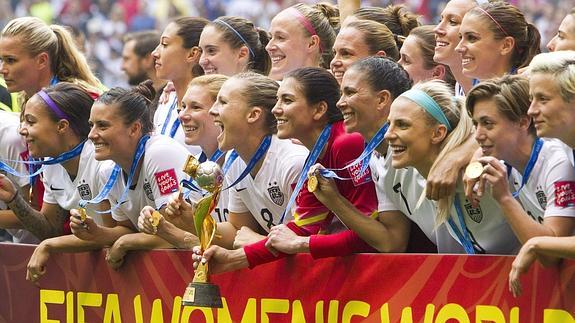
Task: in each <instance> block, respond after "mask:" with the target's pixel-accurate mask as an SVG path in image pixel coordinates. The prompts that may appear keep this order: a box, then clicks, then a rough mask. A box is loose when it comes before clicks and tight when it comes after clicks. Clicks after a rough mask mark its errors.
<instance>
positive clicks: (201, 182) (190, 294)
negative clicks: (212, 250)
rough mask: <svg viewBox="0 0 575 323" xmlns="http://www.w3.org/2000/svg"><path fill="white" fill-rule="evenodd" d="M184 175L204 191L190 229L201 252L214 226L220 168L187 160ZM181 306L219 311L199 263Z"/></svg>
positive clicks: (214, 290) (217, 300)
mask: <svg viewBox="0 0 575 323" xmlns="http://www.w3.org/2000/svg"><path fill="white" fill-rule="evenodd" d="M184 172H186V174H188V175H190V176H191V177H192V178H193V179H195V181H196V183H197V184H198V186H200V187H201V188H203V189H204V190H206V191H208V194H206V196H204V197H203V198H202V199H201V200H200V201H199V202H198V203H197V205H196V210H195V212H194V227H195V228H196V234H197V235H198V238H199V240H200V247H201V249H202V252H203V251H205V250H206V249H207V248H208V247H209V246H210V245H211V244H212V240H213V239H214V236H215V234H216V228H217V226H216V222H215V221H214V219H213V218H212V216H211V213H212V211H213V210H214V208H215V207H216V205H217V204H218V197H219V194H220V190H221V189H222V184H223V182H224V173H223V172H222V169H221V168H220V166H219V165H218V164H217V163H215V162H212V161H206V162H203V163H199V161H198V160H197V159H196V158H195V157H193V156H190V157H188V160H187V162H186V165H185V166H184ZM182 304H184V305H186V306H200V307H212V308H214V307H218V308H221V307H222V306H223V305H222V298H221V296H220V288H219V287H218V286H217V285H214V284H211V283H209V281H208V264H207V263H206V264H202V263H199V265H198V268H197V269H196V271H195V274H194V279H193V280H192V282H191V283H189V284H188V287H187V288H186V291H185V292H184V297H183V299H182Z"/></svg>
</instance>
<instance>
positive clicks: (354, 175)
mask: <svg viewBox="0 0 575 323" xmlns="http://www.w3.org/2000/svg"><path fill="white" fill-rule="evenodd" d="M361 165H363V162H360V163H358V164H357V165H354V166H352V167H349V168H348V169H347V171H348V173H349V176H350V177H351V181H352V182H353V185H354V186H359V185H362V184H365V183H369V182H371V171H370V170H369V167H367V168H366V169H365V172H363V174H361V173H360V172H361Z"/></svg>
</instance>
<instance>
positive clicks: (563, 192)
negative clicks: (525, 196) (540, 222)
mask: <svg viewBox="0 0 575 323" xmlns="http://www.w3.org/2000/svg"><path fill="white" fill-rule="evenodd" d="M547 157H548V158H550V159H551V160H549V161H548V163H547V164H548V165H547V167H546V168H545V175H544V176H542V178H543V179H544V181H545V182H544V183H543V185H544V189H545V193H546V194H545V195H547V204H546V208H545V213H544V216H545V217H547V216H567V217H575V169H574V168H573V166H572V165H571V162H570V161H569V158H568V156H566V155H565V154H562V153H560V152H556V153H555V154H553V155H551V156H547Z"/></svg>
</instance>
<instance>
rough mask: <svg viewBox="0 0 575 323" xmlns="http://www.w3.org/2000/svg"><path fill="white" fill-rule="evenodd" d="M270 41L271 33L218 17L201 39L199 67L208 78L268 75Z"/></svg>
mask: <svg viewBox="0 0 575 323" xmlns="http://www.w3.org/2000/svg"><path fill="white" fill-rule="evenodd" d="M268 41H269V36H268V33H267V32H266V31H265V30H262V29H260V28H256V27H255V26H254V24H253V23H252V22H251V21H249V20H247V19H245V18H241V17H229V16H225V17H219V18H218V19H216V20H214V21H212V22H210V23H209V24H208V25H207V26H206V27H205V28H204V30H203V31H202V35H201V36H200V48H201V49H202V56H201V57H200V65H201V66H202V68H203V69H204V72H205V73H206V74H223V75H227V76H232V75H235V74H238V73H241V72H247V71H253V72H257V73H260V74H262V75H268V73H269V71H270V68H271V60H270V57H269V55H268V53H267V51H266V50H265V46H266V45H267V43H268Z"/></svg>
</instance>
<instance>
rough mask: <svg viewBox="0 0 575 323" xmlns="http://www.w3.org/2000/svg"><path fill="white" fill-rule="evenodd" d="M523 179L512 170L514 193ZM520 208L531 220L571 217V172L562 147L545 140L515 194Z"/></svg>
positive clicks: (574, 199) (574, 173)
mask: <svg viewBox="0 0 575 323" xmlns="http://www.w3.org/2000/svg"><path fill="white" fill-rule="evenodd" d="M522 179H523V177H522V176H521V173H519V171H517V170H516V169H513V170H512V171H511V181H512V184H513V185H514V187H515V190H518V189H519V188H520V187H521V181H522ZM518 197H519V201H520V202H521V205H522V206H523V208H524V209H525V211H526V212H527V214H529V216H531V218H532V219H534V220H536V221H538V222H539V223H541V222H543V218H544V217H546V216H567V217H574V216H575V169H574V168H573V166H572V164H571V161H570V157H569V155H567V154H566V151H565V147H564V144H562V143H560V142H558V141H556V140H545V141H544V144H543V147H541V151H540V153H539V157H538V158H537V162H535V166H534V167H533V171H532V172H531V175H530V176H529V179H528V180H527V183H526V184H525V186H524V187H523V188H522V189H521V191H520V192H519V196H518Z"/></svg>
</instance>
